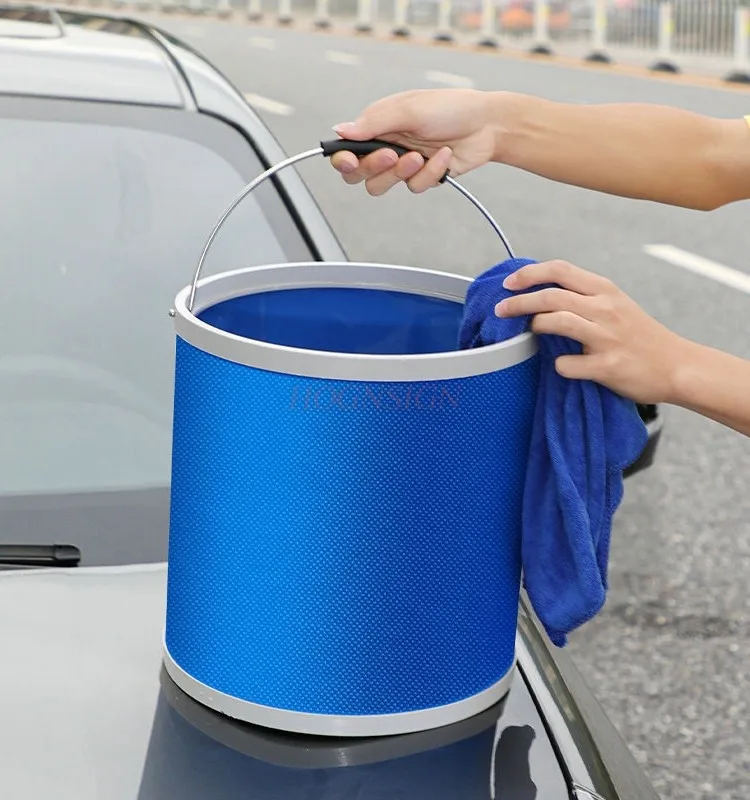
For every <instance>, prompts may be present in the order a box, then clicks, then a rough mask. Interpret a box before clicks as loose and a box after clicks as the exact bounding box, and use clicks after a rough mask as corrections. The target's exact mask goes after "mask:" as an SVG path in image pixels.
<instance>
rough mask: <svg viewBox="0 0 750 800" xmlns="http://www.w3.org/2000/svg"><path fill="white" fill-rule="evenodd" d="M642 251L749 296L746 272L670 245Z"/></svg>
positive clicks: (749, 281) (659, 245)
mask: <svg viewBox="0 0 750 800" xmlns="http://www.w3.org/2000/svg"><path fill="white" fill-rule="evenodd" d="M643 250H644V252H645V253H647V254H648V255H650V256H653V258H658V259H660V260H661V261H666V262H667V263H668V264H672V265H674V266H675V267H682V269H686V270H688V272H693V273H695V274H696V275H702V276H703V277H704V278H710V279H711V280H713V281H716V282H717V283H723V284H724V285H725V286H729V287H730V288H731V289H736V290H737V291H738V292H744V293H745V294H750V274H748V273H746V272H740V270H737V269H732V268H731V267H726V266H724V264H719V263H717V262H716V261H710V260H709V259H707V258H703V257H702V256H697V255H695V254H694V253H688V252H687V251H686V250H680V248H679V247H673V246H672V245H671V244H647V245H646V246H645V247H644V248H643Z"/></svg>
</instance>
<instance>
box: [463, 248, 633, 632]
mask: <svg viewBox="0 0 750 800" xmlns="http://www.w3.org/2000/svg"><path fill="white" fill-rule="evenodd" d="M533 263H535V262H534V261H533V260H531V259H509V260H507V261H505V262H503V263H502V264H498V265H496V266H494V267H492V268H491V269H489V270H487V271H486V272H484V273H482V274H481V275H479V276H478V277H477V278H476V279H475V280H474V282H473V283H472V285H471V286H470V288H469V290H468V293H467V296H466V302H465V306H464V315H463V320H462V324H461V328H460V332H459V347H460V348H461V349H466V348H471V347H483V346H486V345H490V344H495V343H497V342H500V341H504V340H506V339H509V338H511V337H513V336H517V335H519V334H520V333H522V332H524V331H526V330H528V329H529V326H530V324H531V318H530V317H516V318H499V317H497V316H495V305H496V304H497V303H498V302H500V301H501V300H503V299H504V298H506V297H510V296H511V295H513V294H516V292H513V291H511V290H509V289H505V288H504V287H503V280H504V279H505V278H506V277H507V276H508V275H510V274H511V273H513V272H515V271H516V270H518V269H520V268H521V267H523V266H525V265H527V264H533ZM541 288H544V287H542V286H537V287H533V288H532V289H530V290H527V291H538V290H539V289H541ZM538 342H539V351H540V356H541V361H540V376H539V392H538V395H537V399H536V407H535V416H534V422H533V426H532V434H531V445H530V452H529V458H528V464H527V468H526V469H527V471H526V482H525V485H524V501H523V521H522V524H523V532H522V561H523V574H524V586H525V588H526V592H527V594H528V596H529V600H530V602H531V604H532V607H533V608H534V611H535V613H536V614H537V616H538V617H539V620H540V621H541V623H542V625H543V626H544V628H545V630H546V632H547V635H548V636H549V638H550V639H551V641H552V642H553V643H554V644H555V645H556V646H558V647H564V646H565V644H566V643H567V635H568V634H569V633H570V632H571V631H573V630H575V629H576V628H578V627H580V626H581V625H583V624H584V623H585V622H588V621H589V620H590V619H591V618H592V617H594V616H595V615H596V614H597V613H598V612H599V611H600V610H601V608H602V606H603V605H604V602H605V600H606V594H607V566H608V561H609V545H610V536H611V531H612V519H613V516H614V514H615V511H616V510H617V507H618V506H619V505H620V502H621V500H622V496H623V471H624V470H625V469H627V467H628V466H630V465H631V464H632V463H633V462H634V461H635V460H636V459H637V458H638V456H639V455H640V454H641V452H642V451H643V449H644V447H645V445H646V442H647V438H648V436H647V432H646V427H645V425H644V423H643V421H642V420H641V418H640V416H639V414H638V410H637V407H636V405H635V403H633V402H631V401H630V400H627V399H625V398H623V397H621V396H620V395H618V394H616V393H614V392H612V391H610V390H609V389H607V388H606V387H604V386H601V385H599V384H596V383H593V382H592V381H585V380H571V379H568V378H563V377H562V376H561V375H559V374H558V373H557V371H556V369H555V359H556V358H557V357H558V356H561V355H567V354H578V353H581V352H582V347H581V344H580V343H579V342H576V341H574V340H572V339H569V338H567V337H562V336H555V335H539V336H538Z"/></svg>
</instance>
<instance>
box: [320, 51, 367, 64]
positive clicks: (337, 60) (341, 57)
mask: <svg viewBox="0 0 750 800" xmlns="http://www.w3.org/2000/svg"><path fill="white" fill-rule="evenodd" d="M325 57H326V61H331V62H332V63H334V64H348V65H349V66H355V65H356V64H359V61H360V59H359V56H358V55H355V54H354V53H342V52H339V51H338V50H326V53H325Z"/></svg>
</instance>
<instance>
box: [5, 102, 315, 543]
mask: <svg viewBox="0 0 750 800" xmlns="http://www.w3.org/2000/svg"><path fill="white" fill-rule="evenodd" d="M161 113H174V112H166V111H164V112H161ZM182 116H183V117H185V118H186V126H185V127H186V129H188V128H189V126H190V124H192V122H191V121H190V119H188V118H197V117H199V116H202V115H198V114H187V113H184V114H183V115H182ZM206 122H209V123H210V124H209V125H208V126H206ZM201 124H202V125H203V128H202V129H201V131H200V135H191V136H183V135H179V134H178V133H177V132H176V131H177V130H179V129H180V125H179V124H178V125H175V124H174V118H170V125H169V126H168V127H169V130H167V131H164V130H158V129H156V128H157V127H158V126H154V125H153V124H152V125H150V126H146V127H143V126H132V125H128V124H124V118H123V119H120V120H117V121H116V122H114V123H113V122H112V121H107V122H97V121H96V119H95V118H94V119H87V120H70V119H49V118H47V119H44V118H23V116H22V115H21V114H18V113H16V114H15V115H8V116H5V117H2V116H0V139H1V140H2V142H3V156H2V158H0V197H1V198H2V199H1V200H0V205H1V206H2V208H3V213H2V215H0V255H1V258H0V280H2V287H3V288H2V292H0V330H1V331H2V347H1V348H0V442H2V458H0V500H3V499H5V500H6V501H8V500H9V499H10V498H18V497H24V496H34V497H39V496H61V495H75V494H88V493H96V492H120V493H122V492H127V491H135V490H144V489H153V488H156V487H165V486H167V485H168V483H169V472H170V455H171V452H170V450H171V411H172V381H173V358H174V355H173V354H174V333H173V328H172V322H171V319H170V318H169V315H168V312H169V309H170V306H171V304H172V302H173V299H174V296H175V294H176V293H177V292H178V291H179V290H180V289H181V288H182V287H183V286H185V285H186V284H187V283H189V281H190V280H191V278H192V274H193V271H194V269H195V266H196V263H197V260H198V258H199V256H200V253H201V250H202V248H203V245H204V244H205V241H206V239H207V237H208V235H209V234H210V232H211V229H212V227H213V225H214V224H215V222H216V221H217V219H218V218H219V216H220V214H221V213H222V212H223V210H224V209H225V208H226V207H227V206H228V204H229V203H230V202H231V201H232V200H233V199H234V197H235V196H236V195H237V193H238V192H239V191H240V190H241V189H242V187H243V186H244V185H245V184H246V183H247V182H248V180H250V179H251V178H252V177H253V176H254V175H255V174H258V173H259V172H260V171H262V166H261V165H260V163H259V162H258V161H257V159H256V157H255V155H254V153H253V151H252V149H251V147H250V145H249V144H248V143H247V142H246V141H245V140H244V139H243V137H241V136H240V135H239V134H238V133H236V132H235V131H234V130H233V129H231V128H229V126H227V125H225V124H223V123H221V122H219V121H218V120H201ZM212 137H213V138H214V139H215V141H213V142H212ZM227 137H228V138H227ZM230 141H231V145H232V146H231V148H227V152H228V153H230V152H231V158H228V157H225V154H224V153H223V152H222V143H223V142H224V143H225V142H230ZM212 145H213V146H212ZM238 153H239V154H240V157H239V158H238V156H237V154H238ZM269 192H270V194H269ZM272 195H273V197H274V198H276V195H275V194H274V192H273V189H272V188H269V189H268V190H266V191H265V192H261V193H259V194H258V196H257V197H256V196H255V195H251V196H250V197H249V198H248V200H247V201H245V202H244V203H243V204H242V205H240V206H239V207H238V209H237V210H236V211H235V212H234V214H233V215H232V216H231V217H230V218H229V221H228V222H227V224H226V226H225V227H224V229H222V232H221V233H220V235H219V236H218V237H217V239H216V244H215V247H214V248H213V249H212V251H211V253H210V254H209V258H208V259H207V262H206V274H209V273H212V272H217V271H220V270H224V269H232V268H237V267H242V266H249V265H251V264H261V263H276V262H279V261H284V260H289V259H292V258H299V257H300V256H302V257H308V258H309V254H308V253H306V252H303V251H304V246H303V245H302V244H301V238H300V237H295V236H294V235H293V233H292V231H293V228H292V224H291V221H290V219H284V218H283V217H284V211H283V206H282V205H281V203H280V202H278V198H276V203H275V204H274V203H273V202H271V199H270V198H271V196H272ZM9 507H10V506H9V505H8V504H7V503H6V505H3V504H2V503H0V531H2V532H3V538H4V539H7V538H8V537H7V526H6V525H5V524H4V520H3V518H2V511H3V509H7V508H9ZM30 510H31V511H33V508H31V509H30ZM16 521H17V520H16ZM5 522H7V520H5ZM37 533H39V532H38V531H37ZM50 535H51V534H50Z"/></svg>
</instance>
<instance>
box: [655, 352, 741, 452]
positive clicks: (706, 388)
mask: <svg viewBox="0 0 750 800" xmlns="http://www.w3.org/2000/svg"><path fill="white" fill-rule="evenodd" d="M672 385H673V388H672V391H671V393H670V395H669V396H668V397H666V398H665V401H666V402H669V403H671V404H673V405H678V406H682V407H683V408H686V409H688V410H690V411H694V412H696V413H698V414H701V415H703V416H704V417H708V418H710V419H713V420H715V421H716V422H719V423H721V424H722V425H726V426H727V427H729V428H733V429H734V430H736V431H739V432H740V433H744V434H745V435H746V436H750V361H746V360H745V359H742V358H738V357H737V356H733V355H730V354H729V353H724V352H722V351H720V350H715V349H713V348H711V347H706V346H705V345H700V344H696V343H695V342H689V341H683V344H682V352H681V353H680V355H679V359H678V360H677V361H676V363H675V365H674V373H673V378H672Z"/></svg>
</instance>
